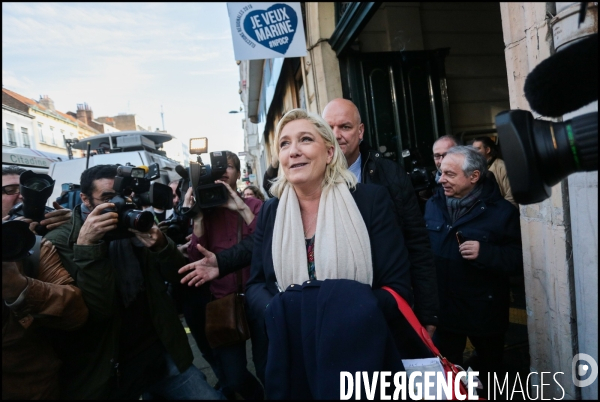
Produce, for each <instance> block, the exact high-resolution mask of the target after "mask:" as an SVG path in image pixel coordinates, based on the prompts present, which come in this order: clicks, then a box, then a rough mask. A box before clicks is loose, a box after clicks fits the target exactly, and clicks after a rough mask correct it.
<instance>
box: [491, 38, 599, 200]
mask: <svg viewBox="0 0 600 402" xmlns="http://www.w3.org/2000/svg"><path fill="white" fill-rule="evenodd" d="M523 90H524V92H525V98H527V101H528V102H529V105H530V106H531V109H532V110H534V111H536V112H537V113H539V114H540V115H542V116H548V117H561V116H564V115H565V114H567V113H569V112H572V111H575V110H578V109H580V108H582V107H584V106H585V105H587V104H589V103H590V102H593V101H594V100H597V99H598V34H597V33H596V34H593V35H590V36H589V37H587V38H584V39H581V40H578V41H577V42H574V43H572V44H570V45H568V46H565V48H564V49H562V50H559V51H558V52H556V53H555V54H554V55H552V56H550V57H549V58H547V59H546V60H544V61H542V62H541V63H540V64H538V65H537V66H536V67H535V68H534V69H533V71H532V72H531V73H530V74H529V75H528V76H527V79H526V80H525V86H524V88H523ZM496 128H497V130H498V136H499V138H500V145H501V148H502V153H503V154H504V155H505V159H504V162H505V164H506V173H507V174H508V178H509V180H510V186H511V189H512V193H513V196H514V199H515V201H516V202H517V203H519V204H533V203H536V202H540V201H543V200H545V199H546V198H548V197H550V194H551V187H552V186H553V185H555V184H556V183H558V182H559V181H561V180H563V179H564V178H566V177H567V176H568V175H570V174H572V173H575V172H589V171H594V170H598V113H597V112H594V113H588V114H584V115H581V116H577V117H575V118H573V119H571V120H568V121H565V122H563V123H553V122H548V121H542V120H535V119H534V118H533V115H532V114H531V113H530V112H527V111H524V110H509V111H505V112H502V113H500V114H498V115H497V116H496Z"/></svg>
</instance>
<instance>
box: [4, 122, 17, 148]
mask: <svg viewBox="0 0 600 402" xmlns="http://www.w3.org/2000/svg"><path fill="white" fill-rule="evenodd" d="M6 133H7V134H8V145H12V146H13V147H16V146H17V139H16V137H15V125H14V124H10V123H6Z"/></svg>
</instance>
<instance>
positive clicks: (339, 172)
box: [271, 109, 357, 198]
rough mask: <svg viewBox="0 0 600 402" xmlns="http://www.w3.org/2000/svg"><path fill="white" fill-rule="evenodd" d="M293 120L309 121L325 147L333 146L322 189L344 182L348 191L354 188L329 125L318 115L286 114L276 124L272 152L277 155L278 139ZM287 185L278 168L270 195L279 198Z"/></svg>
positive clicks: (291, 111)
mask: <svg viewBox="0 0 600 402" xmlns="http://www.w3.org/2000/svg"><path fill="white" fill-rule="evenodd" d="M294 120H307V121H309V122H310V123H312V125H313V126H314V127H315V129H316V130H317V132H318V133H319V134H320V135H321V137H322V138H323V140H324V141H325V146H326V147H328V148H329V147H331V146H333V158H332V159H331V162H330V163H329V164H328V165H327V168H326V169H325V177H324V178H323V182H322V188H323V189H326V188H329V187H332V186H334V185H335V184H338V183H344V182H345V183H346V184H347V185H348V187H349V188H350V189H353V188H354V187H356V183H357V180H356V176H354V174H352V173H351V172H350V171H349V170H348V163H347V162H346V157H345V156H344V153H343V152H342V149H341V148H340V146H339V144H338V142H337V140H336V139H335V135H334V134H333V131H332V130H331V127H329V124H327V123H326V122H325V120H323V118H322V117H321V116H319V115H316V114H314V113H309V112H307V111H306V110H303V109H293V110H290V111H289V112H287V113H286V114H285V115H284V116H283V117H282V118H281V120H279V123H278V124H277V129H276V131H275V142H274V143H273V152H275V153H276V154H277V155H279V137H280V136H281V131H282V130H283V128H284V127H285V126H286V125H287V124H288V123H289V122H291V121H294ZM288 183H289V182H288V180H287V178H286V177H285V175H284V174H283V169H282V168H281V166H280V167H279V173H278V174H277V179H275V180H274V181H273V186H272V187H271V194H273V195H274V196H275V197H277V198H279V197H281V194H283V190H284V189H285V187H286V186H287V185H288Z"/></svg>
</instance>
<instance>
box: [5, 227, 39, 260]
mask: <svg viewBox="0 0 600 402" xmlns="http://www.w3.org/2000/svg"><path fill="white" fill-rule="evenodd" d="M34 245H35V235H34V234H33V232H32V231H31V230H29V224H28V223H25V222H23V221H17V220H13V221H7V222H2V261H16V260H20V259H22V258H25V257H27V256H28V255H29V250H31V249H32V248H33V246H34Z"/></svg>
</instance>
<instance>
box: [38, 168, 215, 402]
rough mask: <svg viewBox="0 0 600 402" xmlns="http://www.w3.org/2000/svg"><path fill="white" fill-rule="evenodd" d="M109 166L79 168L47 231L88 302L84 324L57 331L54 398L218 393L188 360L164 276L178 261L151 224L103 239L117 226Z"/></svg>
mask: <svg viewBox="0 0 600 402" xmlns="http://www.w3.org/2000/svg"><path fill="white" fill-rule="evenodd" d="M116 175H117V166H116V165H97V166H94V167H91V168H89V169H87V170H85V171H84V172H83V173H82V175H81V180H80V185H81V200H82V203H81V204H80V205H77V206H76V207H75V208H74V210H73V216H72V218H71V221H70V222H69V224H68V225H64V226H61V227H60V228H58V229H56V230H54V231H52V232H50V233H49V234H48V235H47V239H48V240H50V241H51V242H52V244H54V246H55V247H56V249H57V250H58V253H59V255H60V258H61V260H62V263H63V264H64V266H65V268H66V269H67V271H68V272H69V273H70V274H71V276H72V277H73V278H74V279H75V284H76V285H77V286H78V287H79V288H80V289H81V290H82V293H83V297H84V300H85V302H86V304H87V306H88V309H89V320H88V322H87V323H86V325H85V326H83V327H82V328H81V329H80V330H78V331H76V332H75V333H73V336H68V335H71V334H67V335H65V336H64V337H63V341H64V351H65V353H64V355H63V363H64V365H63V370H62V385H63V388H62V389H61V392H62V395H61V397H62V398H66V399H139V397H140V395H142V394H143V393H148V395H147V396H150V395H151V396H153V397H158V398H159V399H221V398H222V394H221V393H219V392H217V391H216V390H214V389H213V388H212V387H211V386H210V385H208V383H207V382H206V378H205V377H204V374H202V372H201V371H200V370H198V369H197V368H196V367H195V366H194V365H193V364H192V360H193V355H192V351H191V349H190V346H189V343H188V340H187V335H186V333H185V331H184V329H183V326H182V324H181V321H180V320H179V317H178V314H177V311H176V309H175V305H174V304H173V302H172V300H171V299H170V297H169V295H168V294H167V291H166V289H167V288H166V286H165V280H167V281H170V282H178V281H179V280H180V279H181V276H180V275H179V274H178V273H177V270H178V269H179V268H180V267H182V266H183V265H185V263H186V260H185V259H184V258H183V256H182V255H181V253H180V252H179V251H178V250H177V248H176V247H175V244H174V243H173V241H172V240H170V239H169V238H168V237H166V236H165V235H163V233H162V232H161V231H160V230H159V229H158V227H157V226H156V225H154V226H153V227H152V228H151V229H150V231H148V232H146V233H141V232H138V231H136V230H134V229H129V230H130V231H131V232H132V237H129V238H125V239H121V240H112V241H110V242H109V241H107V240H105V239H104V237H105V235H106V234H107V233H108V232H109V231H111V230H113V229H115V228H116V227H117V222H118V220H119V217H118V214H117V213H116V212H112V210H111V209H112V208H115V205H114V204H113V203H111V202H109V201H110V200H111V199H112V198H113V197H114V196H115V191H114V189H113V184H114V179H115V176H116Z"/></svg>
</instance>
